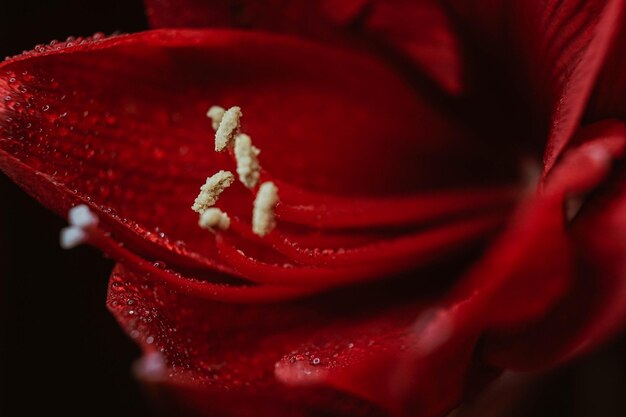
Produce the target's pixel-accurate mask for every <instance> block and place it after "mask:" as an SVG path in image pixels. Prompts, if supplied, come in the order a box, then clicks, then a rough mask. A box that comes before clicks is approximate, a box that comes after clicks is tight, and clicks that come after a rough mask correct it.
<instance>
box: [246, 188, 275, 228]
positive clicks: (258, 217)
mask: <svg viewBox="0 0 626 417" xmlns="http://www.w3.org/2000/svg"><path fill="white" fill-rule="evenodd" d="M277 203H278V187H276V185H275V184H274V183H273V182H264V183H263V184H261V186H260V187H259V191H258V192H257V195H256V198H255V199H254V208H253V211H252V231H253V232H254V233H255V234H257V235H259V236H265V235H266V234H268V233H269V232H271V231H272V229H273V228H274V227H275V226H276V221H275V219H274V208H275V207H276V204H277Z"/></svg>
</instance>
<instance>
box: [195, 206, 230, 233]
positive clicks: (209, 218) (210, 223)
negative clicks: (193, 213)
mask: <svg viewBox="0 0 626 417" xmlns="http://www.w3.org/2000/svg"><path fill="white" fill-rule="evenodd" d="M198 225H199V226H200V227H201V228H203V229H207V230H215V229H219V230H227V229H228V228H229V227H230V217H228V214H226V213H224V212H223V211H222V210H220V209H218V208H215V207H212V208H209V209H207V210H205V211H204V213H202V214H201V215H200V219H199V220H198Z"/></svg>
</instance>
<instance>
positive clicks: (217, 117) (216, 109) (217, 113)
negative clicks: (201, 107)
mask: <svg viewBox="0 0 626 417" xmlns="http://www.w3.org/2000/svg"><path fill="white" fill-rule="evenodd" d="M225 111H226V110H224V108H223V107H220V106H211V108H210V109H209V111H208V112H207V113H206V116H207V117H208V118H209V119H211V122H212V126H213V130H217V128H219V127H220V123H222V118H223V117H224V112H225Z"/></svg>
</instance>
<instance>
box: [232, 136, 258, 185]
mask: <svg viewBox="0 0 626 417" xmlns="http://www.w3.org/2000/svg"><path fill="white" fill-rule="evenodd" d="M260 153H261V151H260V150H259V149H258V148H256V147H255V146H253V145H252V139H250V136H248V135H246V134H243V133H241V134H239V135H237V136H236V137H235V159H236V160H237V174H239V181H241V182H242V183H243V185H245V186H246V187H247V188H254V187H256V184H257V183H258V182H259V171H260V170H261V167H260V166H259V154H260Z"/></svg>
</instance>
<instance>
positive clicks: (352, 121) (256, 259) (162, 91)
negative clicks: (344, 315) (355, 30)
mask: <svg viewBox="0 0 626 417" xmlns="http://www.w3.org/2000/svg"><path fill="white" fill-rule="evenodd" d="M254 58H256V59H254ZM295 58H297V59H295ZM316 62H325V63H326V65H325V67H324V68H323V69H321V70H320V69H315V70H313V68H314V67H315V66H314V65H313V63H316ZM3 71H4V74H5V77H4V78H3V79H2V88H3V90H4V91H5V92H6V94H7V95H6V99H5V106H4V107H3V110H2V111H3V113H2V122H3V125H2V126H3V131H4V132H5V133H4V135H3V137H2V143H1V147H2V150H3V151H2V160H1V163H2V166H3V169H4V170H5V171H6V172H7V173H8V174H9V175H11V176H12V177H13V178H14V179H15V180H16V181H17V182H18V183H20V184H21V185H22V186H24V187H26V188H28V189H30V190H31V192H32V193H33V194H35V195H36V196H37V198H39V199H40V200H41V201H42V202H43V203H44V204H46V205H48V206H49V207H51V208H52V209H54V210H55V211H57V212H58V213H60V214H64V213H65V212H66V210H67V209H68V208H69V207H70V206H71V205H73V204H76V202H77V201H81V200H82V201H83V202H87V203H89V204H90V205H91V207H92V208H93V209H94V210H96V212H97V213H98V214H99V216H100V217H101V218H102V221H103V223H102V225H101V227H102V228H103V229H104V230H105V231H106V232H108V233H113V235H114V239H116V240H119V241H123V242H124V244H125V245H126V247H127V248H128V249H130V251H126V250H124V249H116V248H114V247H113V246H111V245H110V243H109V241H108V239H106V238H94V239H92V243H96V244H99V245H100V246H101V247H102V249H104V250H106V251H107V252H108V253H109V254H110V255H112V256H115V257H116V259H120V260H125V261H126V262H128V260H129V259H130V258H131V257H135V258H136V257H139V258H142V259H143V260H144V261H145V262H147V263H149V262H155V261H159V262H161V261H165V263H166V264H168V265H170V266H171V267H176V268H178V269H184V270H185V275H186V276H188V277H190V278H194V279H199V280H202V281H210V282H213V283H218V284H219V283H223V282H230V283H231V284H232V283H235V284H239V283H241V282H240V281H238V278H243V279H246V280H248V281H251V282H253V283H264V284H272V283H281V284H280V285H284V284H288V285H297V286H302V285H303V283H304V284H305V285H309V284H310V283H311V282H312V281H314V280H315V279H317V280H318V281H319V283H318V284H316V285H314V287H315V288H317V289H318V290H320V289H322V288H324V287H327V286H329V285H330V286H333V285H343V284H345V283H347V282H354V281H358V280H360V279H364V278H371V277H384V276H385V273H390V272H394V273H395V272H398V271H399V270H401V269H402V268H403V267H406V266H407V265H406V263H398V262H397V259H396V258H395V257H394V256H395V255H394V249H393V248H394V247H395V248H400V247H402V248H404V249H403V252H401V253H404V254H405V258H406V259H407V260H408V259H410V258H411V257H412V258H415V259H417V260H420V261H419V262H423V261H425V260H432V259H434V257H435V256H438V257H440V256H442V255H443V254H447V253H449V251H450V250H451V249H454V248H459V247H460V245H461V244H465V243H467V242H468V241H475V240H476V239H479V238H481V237H482V236H483V235H484V234H485V233H487V232H489V230H492V229H493V227H495V226H497V225H498V221H499V220H498V219H500V220H501V219H502V216H501V214H500V215H495V216H494V217H493V218H492V219H491V220H488V219H485V218H483V219H477V220H478V223H477V224H476V227H474V226H470V225H469V224H468V225H467V226H461V228H460V229H458V232H454V231H452V229H450V230H451V231H450V233H448V232H445V229H444V230H442V233H443V234H442V233H439V232H437V231H436V230H435V231H434V232H435V234H434V235H433V236H432V238H431V237H429V236H430V235H429V233H431V232H430V231H429V230H419V231H418V232H419V233H423V234H424V236H423V237H420V236H416V238H417V239H418V240H416V241H415V242H414V246H413V247H414V248H415V249H411V247H412V246H410V244H409V243H404V242H403V241H402V240H401V239H400V240H399V241H398V242H397V244H396V246H393V244H392V246H390V247H389V248H388V249H385V248H384V247H383V249H385V250H386V253H387V254H388V256H386V258H387V259H386V260H384V259H383V258H385V256H382V257H381V256H378V259H383V260H384V265H382V267H383V269H372V268H364V267H359V266H358V265H355V262H356V261H358V259H359V257H360V258H361V259H363V258H365V257H366V256H367V254H368V253H372V252H374V251H375V250H378V248H377V247H376V246H374V247H368V246H363V247H362V248H361V247H358V248H355V249H354V250H352V251H351V252H350V253H344V254H337V255H335V256H334V257H336V258H337V259H336V260H337V262H338V263H337V264H336V265H338V266H342V265H343V264H345V267H346V268H345V269H338V270H330V269H329V268H322V267H319V268H311V267H310V266H307V265H306V264H310V263H311V262H308V261H306V260H304V259H303V256H304V257H306V258H311V259H313V260H315V257H311V253H309V254H308V255H307V254H306V253H304V252H294V251H293V250H290V251H289V252H288V253H284V251H282V250H281V248H283V249H289V248H288V247H287V246H285V244H284V243H287V244H288V245H291V244H299V245H301V244H302V240H301V239H300V237H299V236H304V237H305V239H306V236H307V233H306V231H305V233H302V232H298V233H296V234H295V235H293V236H294V237H293V238H292V240H291V241H285V242H284V243H281V245H282V246H281V245H278V246H279V247H278V246H276V245H273V246H271V247H269V248H267V247H264V246H266V245H264V243H265V242H263V241H262V242H257V241H254V238H253V237H251V236H248V235H243V236H239V237H237V238H235V239H234V240H233V238H232V237H230V238H223V239H220V240H219V241H218V243H219V248H218V246H216V241H215V237H214V236H213V235H212V234H210V233H207V232H204V231H202V230H200V229H199V228H198V227H197V225H196V219H195V218H194V217H195V216H194V215H193V213H192V212H191V211H190V210H189V205H190V202H191V201H193V198H194V197H195V195H196V194H197V190H198V187H199V185H200V184H202V183H203V182H204V178H205V177H206V176H207V175H210V174H212V173H214V172H216V171H217V170H219V169H223V168H230V167H232V166H233V161H231V159H230V158H229V157H228V156H226V155H224V156H223V155H218V154H215V153H214V152H213V151H212V144H211V136H212V132H211V130H210V121H209V120H208V119H206V118H205V117H204V113H205V111H206V109H207V108H208V107H209V106H210V104H213V103H220V104H224V105H229V104H235V103H237V104H240V105H241V106H243V107H244V108H245V109H246V114H249V116H245V115H244V121H245V126H244V127H245V129H246V132H248V133H249V134H250V135H251V136H252V137H253V138H254V141H255V144H256V146H258V147H260V148H261V149H265V151H264V153H263V155H262V159H261V161H262V164H263V166H264V167H266V168H267V170H268V171H269V172H271V173H272V179H276V180H281V179H288V181H289V182H290V183H291V184H292V185H291V187H292V188H293V187H295V189H296V190H297V189H298V188H297V187H300V186H305V187H308V188H309V189H312V190H315V189H323V190H324V192H325V193H333V192H335V193H337V192H342V193H344V194H346V193H361V194H365V193H367V194H369V195H370V197H369V200H368V201H369V204H370V205H371V204H374V207H377V208H376V210H375V211H374V210H370V211H371V212H372V214H373V215H374V216H375V215H377V214H376V213H378V212H381V214H383V215H384V212H385V211H387V212H391V211H392V210H393V206H394V205H395V203H396V202H397V201H399V200H398V199H397V198H396V199H391V200H386V199H383V200H377V199H376V198H374V197H375V196H378V195H380V194H381V193H390V192H394V191H395V192H408V191H411V190H419V189H420V188H421V189H423V188H433V187H437V186H441V185H442V184H447V183H454V184H455V185H457V186H458V184H467V183H468V182H470V183H471V182H472V181H474V180H476V179H477V178H481V177H484V176H485V175H487V174H488V173H490V172H491V171H492V170H493V167H491V166H490V164H486V161H487V160H490V159H491V160H493V159H494V158H493V156H492V155H490V154H489V153H488V152H487V150H486V149H484V148H480V147H476V146H473V145H472V142H471V141H470V140H469V139H470V138H471V137H470V136H467V135H466V134H465V132H464V131H463V130H461V129H460V128H456V127H455V126H454V125H453V124H451V123H450V121H449V120H447V119H445V118H444V117H442V116H440V115H439V114H437V113H436V112H435V111H434V110H433V109H431V108H430V107H428V105H427V104H426V103H425V102H424V101H423V100H422V99H420V98H419V96H417V95H415V94H412V92H411V90H410V88H409V87H408V85H407V84H406V83H405V82H404V80H403V79H402V78H401V77H400V76H398V75H397V74H396V73H394V72H392V71H391V70H390V69H389V68H388V67H387V66H385V65H384V64H381V63H379V62H378V61H375V60H373V59H372V58H369V57H367V56H362V55H358V54H354V53H346V52H342V51H337V50H333V49H329V48H326V47H322V46H319V45H314V44H310V43H306V42H302V41H298V40H294V39H289V38H283V37H277V36H271V35H261V34H247V33H241V32H232V31H184V30H182V31H178V30H176V31H155V32H149V33H144V34H137V35H131V36H122V37H118V38H112V39H106V40H105V39H94V40H80V41H78V42H75V44H74V45H56V46H54V47H51V48H48V49H45V48H43V50H41V51H38V53H37V52H36V53H33V54H29V55H27V56H23V57H17V58H15V59H13V60H10V61H7V62H5V63H4V64H3ZM250 89H253V90H254V91H255V94H254V95H251V94H248V91H250ZM363 91H367V92H368V94H367V95H366V97H365V98H364V97H363V95H362V92H363ZM113 92H114V93H113ZM390 137H391V138H393V140H389V138H390ZM381 150H383V151H382V152H381ZM492 152H493V151H492ZM286 155H288V157H286ZM329 155H332V157H329ZM402 159H404V162H402ZM416 161H419V162H420V163H416ZM458 162H462V163H458ZM372 167H376V169H372ZM439 167H446V169H445V170H443V169H439ZM233 168H234V167H233ZM233 168H231V169H233ZM437 172H438V173H439V174H433V173H437ZM122 179H123V181H121V180H122ZM495 181H502V179H500V178H496V179H495ZM281 188H282V187H281ZM288 189H290V188H289V186H287V185H286V188H283V190H284V192H283V194H282V195H283V197H284V198H285V199H286V200H287V201H290V202H291V204H292V206H291V207H292V209H297V208H298V207H305V206H307V205H310V204H311V203H312V202H311V201H307V198H308V197H307V195H308V196H309V197H311V196H313V198H321V200H320V202H322V201H323V202H324V204H325V205H326V206H327V208H328V210H330V213H332V212H333V211H336V210H340V209H341V207H346V206H347V205H346V200H345V198H344V200H343V202H341V201H338V200H340V199H337V197H329V196H328V195H327V194H324V195H325V196H324V197H321V196H320V195H319V194H315V193H313V194H310V191H309V192H308V193H309V194H307V193H304V194H302V193H300V192H297V191H294V193H293V198H291V200H290V197H289V195H290V193H289V192H287V190H288ZM43 190H45V192H44V191H43ZM172 190H174V192H172ZM447 195H448V196H449V197H451V203H450V207H451V208H452V209H453V211H452V212H451V213H448V214H447V215H448V216H449V217H459V215H466V214H468V213H472V214H478V213H481V212H482V211H485V210H486V209H487V208H489V209H490V210H493V209H496V208H500V209H502V208H504V207H506V206H507V205H509V204H510V203H511V202H512V198H514V194H509V192H507V191H505V192H504V193H498V194H496V193H494V192H491V191H489V190H488V189H487V191H486V192H485V196H486V197H487V199H481V198H478V199H476V198H474V197H473V196H468V195H467V194H465V195H464V194H462V193H461V194H459V193H458V191H456V192H455V191H453V192H450V193H448V194H447ZM507 195H508V197H507ZM455 196H456V197H455ZM491 196H493V197H494V198H492V197H491ZM252 198H253V196H252V195H250V194H249V193H248V192H247V191H246V190H245V189H244V188H243V187H242V186H241V185H238V186H234V187H233V188H232V190H229V191H228V193H226V195H225V196H224V198H223V199H222V202H221V204H222V205H223V207H226V208H227V211H228V213H229V214H230V215H231V216H233V217H234V218H235V219H238V218H242V219H247V218H249V211H250V207H251V206H252ZM413 200H415V201H416V202H420V201H421V202H422V204H423V203H424V202H429V201H430V202H431V203H430V204H431V207H432V208H431V209H430V213H431V214H427V216H430V219H431V220H432V216H433V215H435V216H438V217H439V218H441V217H442V216H441V214H442V213H445V210H443V211H442V210H439V209H438V207H437V206H436V204H434V203H435V202H437V201H439V194H438V193H434V194H432V193H431V194H430V195H424V196H423V197H420V195H417V196H415V197H409V198H408V200H406V201H408V202H409V203H410V202H411V201H413ZM355 201H357V200H353V201H350V202H349V203H348V205H350V206H352V205H353V203H354V202H355ZM465 201H467V203H464V202H465ZM293 204H295V205H293ZM411 204H415V203H411ZM455 206H456V207H455ZM285 207H287V205H285ZM333 207H337V208H336V209H333ZM463 207H464V208H463ZM341 210H345V208H344V209H341ZM454 210H456V212H455V211H454ZM316 211H325V210H324V208H321V207H320V208H318V209H317V210H316ZM361 211H362V212H363V213H366V212H368V210H366V209H362V210H361ZM349 213H350V212H348V213H347V214H348V215H345V214H344V218H346V219H350V218H351V217H352V216H350V215H349ZM279 214H280V213H279ZM494 214H495V213H494ZM307 216H308V218H309V219H314V218H316V217H317V216H318V215H317V214H315V212H313V213H311V214H306V215H305V216H304V217H302V216H300V217H298V216H296V218H297V219H300V220H301V221H304V225H308V226H313V227H318V226H319V223H318V222H314V223H311V221H309V220H307ZM333 217H334V218H335V220H338V219H339V216H337V215H334V216H333ZM443 217H445V215H444V216H443ZM418 218H419V216H418ZM408 220H411V219H408ZM425 220H429V217H425V218H422V222H424V221H425ZM246 221H247V220H246ZM472 221H474V220H472ZM485 221H487V223H485ZM244 224H245V223H244ZM370 224H372V223H371V222H370V221H369V220H367V216H366V217H362V220H361V226H363V225H367V226H369V225H370ZM335 225H336V226H339V227H346V226H348V225H347V224H345V222H344V223H341V222H340V223H335ZM468 226H469V229H468ZM446 233H447V234H446ZM415 234H418V233H415ZM392 235H393V234H392ZM445 236H448V237H445ZM441 238H443V240H441ZM321 239H322V240H323V237H322V238H321ZM250 240H252V242H248V241H250ZM376 240H379V239H367V240H366V242H365V243H374V242H375V241H376ZM309 241H310V239H309ZM247 242H248V243H247ZM276 242H278V243H280V241H279V240H277V241H276ZM250 243H251V244H250ZM392 243H393V241H392ZM309 244H311V242H309ZM312 244H315V246H314V248H316V249H318V248H319V245H320V243H319V242H317V244H316V243H315V239H314V241H313V242H312ZM415 244H416V245H417V246H415ZM322 248H323V247H322ZM218 249H219V251H218ZM241 249H243V251H244V252H245V255H242V254H241V252H240V251H238V250H241ZM276 250H277V251H276ZM433 250H434V253H433ZM368 251H369V252H368ZM133 252H134V253H133ZM378 252H379V255H380V254H384V253H385V252H384V251H380V250H378ZM422 253H424V255H423V256H422V255H421V254H422ZM305 255H306V256H305ZM293 256H296V257H300V259H290V257H291V258H293ZM348 258H350V259H352V260H351V261H350V259H348ZM133 259H134V258H133ZM342 259H347V261H346V262H347V263H346V262H343V261H342ZM292 260H295V261H297V262H300V263H304V264H305V266H304V267H302V268H298V269H293V268H286V267H285V266H284V265H285V264H288V263H289V262H291V261H292ZM350 262H351V265H348V264H349V263H350ZM322 263H323V262H322ZM413 263H415V261H413ZM315 264H316V265H319V264H320V262H315ZM142 265H143V263H142ZM401 265H404V266H401ZM206 268H210V269H212V270H216V271H219V272H220V273H221V274H218V273H214V272H213V271H211V270H209V271H207V270H206ZM262 271H265V272H264V273H262ZM383 272H385V273H383ZM224 273H227V274H228V275H224ZM320 274H321V275H320ZM305 276H308V277H309V279H308V280H306V279H304V278H303V277H305ZM320 277H321V278H320ZM276 278H279V279H278V280H276ZM164 279H165V278H164ZM281 279H282V281H281ZM169 280H170V281H172V280H177V278H176V277H170V278H169ZM270 280H271V281H270ZM299 281H301V282H300V283H298V282H299ZM310 281H311V282H310ZM181 285H184V284H181ZM208 291H209V292H211V293H212V292H213V288H212V287H210V286H209V290H208ZM292 293H293V291H292ZM229 299H230V298H229Z"/></svg>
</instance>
